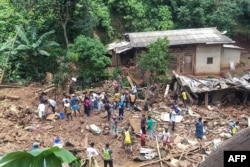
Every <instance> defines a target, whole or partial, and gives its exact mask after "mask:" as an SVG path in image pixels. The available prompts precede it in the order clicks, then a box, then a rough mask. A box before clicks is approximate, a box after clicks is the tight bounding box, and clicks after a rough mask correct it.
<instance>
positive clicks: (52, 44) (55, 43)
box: [43, 41, 60, 48]
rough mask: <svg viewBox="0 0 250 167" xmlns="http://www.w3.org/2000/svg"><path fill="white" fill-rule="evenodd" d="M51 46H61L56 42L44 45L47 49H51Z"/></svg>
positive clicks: (47, 42)
mask: <svg viewBox="0 0 250 167" xmlns="http://www.w3.org/2000/svg"><path fill="white" fill-rule="evenodd" d="M50 46H60V44H59V43H57V42H55V41H46V42H45V43H44V44H43V47H45V48H47V47H50Z"/></svg>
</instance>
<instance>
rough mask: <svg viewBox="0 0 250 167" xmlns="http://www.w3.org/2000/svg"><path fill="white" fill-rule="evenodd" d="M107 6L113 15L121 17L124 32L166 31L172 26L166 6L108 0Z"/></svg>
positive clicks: (133, 0) (143, 1)
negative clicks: (124, 27)
mask: <svg viewBox="0 0 250 167" xmlns="http://www.w3.org/2000/svg"><path fill="white" fill-rule="evenodd" d="M108 4H109V6H110V8H111V11H112V12H113V14H119V15H121V16H122V18H123V22H124V23H125V24H124V23H123V24H124V26H126V31H130V32H131V31H154V30H167V29H171V28H172V27H173V25H174V24H173V22H172V16H171V13H170V11H169V8H168V6H167V5H159V4H157V2H151V1H145V0H129V1H126V0H109V3H108Z"/></svg>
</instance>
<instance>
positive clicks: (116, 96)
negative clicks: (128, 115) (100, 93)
mask: <svg viewBox="0 0 250 167" xmlns="http://www.w3.org/2000/svg"><path fill="white" fill-rule="evenodd" d="M120 98H121V94H120V93H119V92H116V93H115V95H114V101H115V106H114V108H115V109H117V106H118V103H119V101H120Z"/></svg>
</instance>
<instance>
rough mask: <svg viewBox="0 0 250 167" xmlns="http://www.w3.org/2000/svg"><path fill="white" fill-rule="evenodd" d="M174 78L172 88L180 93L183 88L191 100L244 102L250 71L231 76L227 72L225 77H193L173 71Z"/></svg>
mask: <svg viewBox="0 0 250 167" xmlns="http://www.w3.org/2000/svg"><path fill="white" fill-rule="evenodd" d="M173 74H174V79H173V82H172V90H173V91H174V92H175V93H177V94H180V92H181V90H185V91H186V92H187V95H188V97H189V99H190V100H191V101H196V102H197V103H198V104H202V103H203V102H205V106H206V107H207V105H208V104H221V105H223V104H226V103H231V104H232V103H234V104H240V103H243V104H246V103H247V101H248V100H249V92H250V72H247V73H245V74H244V75H243V76H242V77H240V78H236V77H232V76H231V75H230V73H228V77H227V78H195V77H191V76H183V75H178V74H177V73H175V72H173Z"/></svg>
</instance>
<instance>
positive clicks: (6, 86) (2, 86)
mask: <svg viewBox="0 0 250 167" xmlns="http://www.w3.org/2000/svg"><path fill="white" fill-rule="evenodd" d="M0 88H21V86H19V85H0Z"/></svg>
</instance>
